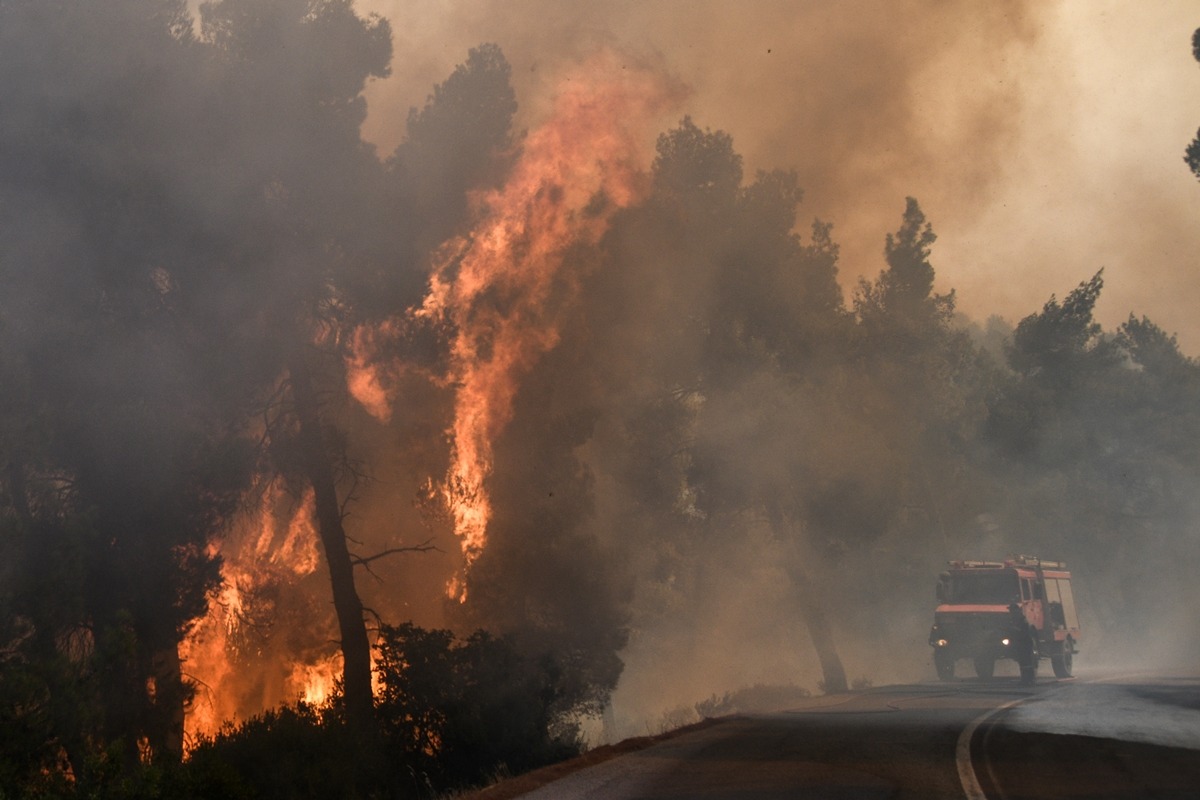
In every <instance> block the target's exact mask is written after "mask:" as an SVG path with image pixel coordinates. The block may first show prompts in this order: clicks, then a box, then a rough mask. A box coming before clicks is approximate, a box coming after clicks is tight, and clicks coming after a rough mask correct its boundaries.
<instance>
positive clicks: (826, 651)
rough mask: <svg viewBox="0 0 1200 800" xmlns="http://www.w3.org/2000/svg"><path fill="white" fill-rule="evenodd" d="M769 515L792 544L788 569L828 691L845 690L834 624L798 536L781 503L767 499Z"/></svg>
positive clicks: (777, 532) (778, 532)
mask: <svg viewBox="0 0 1200 800" xmlns="http://www.w3.org/2000/svg"><path fill="white" fill-rule="evenodd" d="M767 518H768V520H769V521H770V524H771V531H772V533H774V534H775V538H776V539H778V540H779V541H781V542H784V543H786V544H789V545H790V548H789V549H791V550H792V551H793V553H792V556H791V557H790V558H789V559H788V564H787V570H788V574H789V575H790V576H791V578H792V583H793V584H795V586H796V592H797V594H798V595H799V598H800V613H801V615H803V617H804V622H805V624H806V625H807V626H808V634H809V636H811V637H812V643H813V648H815V649H816V651H817V659H818V660H819V661H820V662H821V674H822V676H823V679H824V686H825V693H826V694H833V693H835V692H844V691H846V689H847V688H848V686H847V685H846V670H845V668H844V667H843V666H842V659H841V658H840V657H839V656H838V653H837V647H836V646H835V645H834V643H833V628H832V627H831V626H830V624H829V618H828V617H827V616H826V615H825V608H824V606H823V605H822V604H821V598H820V595H819V594H818V593H817V591H816V589H814V588H813V584H812V579H811V578H809V577H808V573H807V572H805V570H804V568H803V567H802V566H801V565H800V559H799V557H798V556H797V555H796V554H795V550H796V547H795V540H794V538H793V532H792V531H791V529H790V526H789V525H788V524H787V522H786V520H785V519H784V516H783V511H782V509H780V508H779V505H778V503H775V502H768V503H767Z"/></svg>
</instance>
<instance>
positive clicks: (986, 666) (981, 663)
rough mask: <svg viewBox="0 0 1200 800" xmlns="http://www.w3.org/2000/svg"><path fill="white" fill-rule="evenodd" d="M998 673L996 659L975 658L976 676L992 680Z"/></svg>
mask: <svg viewBox="0 0 1200 800" xmlns="http://www.w3.org/2000/svg"><path fill="white" fill-rule="evenodd" d="M995 671H996V659H994V658H992V657H991V656H975V674H976V675H978V676H979V677H981V678H985V679H986V678H990V677H992V675H993V674H994V673H995Z"/></svg>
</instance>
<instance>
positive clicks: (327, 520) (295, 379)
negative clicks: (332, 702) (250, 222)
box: [289, 355, 374, 726]
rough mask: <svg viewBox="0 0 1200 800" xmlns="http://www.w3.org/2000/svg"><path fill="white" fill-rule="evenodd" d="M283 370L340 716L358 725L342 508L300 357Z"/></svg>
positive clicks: (356, 639)
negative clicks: (326, 589) (331, 631)
mask: <svg viewBox="0 0 1200 800" xmlns="http://www.w3.org/2000/svg"><path fill="white" fill-rule="evenodd" d="M289 373H290V375H291V383H292V392H293V395H294V399H295V401H296V418H297V421H298V423H299V428H300V430H299V436H300V448H301V452H302V453H303V457H304V470H305V472H306V473H307V475H306V477H307V478H308V480H309V482H310V484H311V485H312V489H313V497H314V500H315V503H316V514H317V532H318V535H319V536H320V538H321V546H322V547H323V548H324V550H325V563H326V564H327V565H328V566H329V581H330V584H331V586H332V588H333V607H334V610H335V611H336V612H337V620H338V629H339V631H340V633H341V637H342V638H341V647H342V659H343V667H342V690H343V692H344V693H345V703H346V716H347V718H348V720H349V721H350V723H351V725H354V726H363V725H366V724H367V723H368V722H369V721H370V719H371V717H372V714H373V709H374V700H373V698H372V695H371V644H370V641H369V640H368V639H367V626H366V623H365V622H364V621H363V606H362V601H361V600H360V599H359V597H358V590H357V589H356V588H355V586H354V565H353V564H352V563H351V561H350V551H349V548H348V547H347V544H346V530H345V528H344V527H343V526H342V510H341V506H340V504H339V503H338V497H337V487H336V486H335V484H334V477H333V467H332V466H331V465H330V461H329V450H328V447H327V446H326V442H325V433H324V429H323V428H322V425H321V415H320V408H319V406H318V403H317V397H316V391H315V389H314V388H313V383H312V377H311V374H310V373H309V371H308V365H307V364H306V363H305V362H304V356H303V355H299V356H297V357H296V358H295V359H294V360H293V362H292V363H291V365H290V368H289Z"/></svg>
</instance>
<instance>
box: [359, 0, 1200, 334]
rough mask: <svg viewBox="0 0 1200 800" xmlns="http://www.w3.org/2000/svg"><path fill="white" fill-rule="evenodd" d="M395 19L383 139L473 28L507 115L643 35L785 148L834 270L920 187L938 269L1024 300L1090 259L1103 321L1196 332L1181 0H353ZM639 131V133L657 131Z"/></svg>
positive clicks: (855, 264) (1195, 201)
mask: <svg viewBox="0 0 1200 800" xmlns="http://www.w3.org/2000/svg"><path fill="white" fill-rule="evenodd" d="M357 6H358V8H359V9H360V10H361V11H363V12H377V13H380V14H382V15H383V16H385V17H387V18H388V19H390V20H391V22H392V24H393V32H394V40H395V45H396V47H395V53H396V60H395V64H394V69H393V75H392V77H391V78H389V79H388V80H385V81H380V82H377V83H375V84H374V85H372V86H371V87H369V88H368V97H369V100H370V102H371V114H370V117H369V119H368V121H367V123H366V125H365V126H364V136H365V137H366V138H367V139H368V140H370V141H372V142H374V143H376V144H377V146H378V147H379V148H380V149H381V151H383V152H388V151H390V149H391V148H393V147H394V146H395V145H396V144H397V142H398V141H399V139H400V138H401V137H402V133H403V126H402V124H400V123H401V121H402V119H403V116H404V115H405V114H406V113H407V110H408V108H409V107H410V106H413V105H419V104H420V103H421V102H422V101H423V99H424V96H425V94H426V93H427V92H428V87H429V86H431V85H432V84H433V83H435V82H436V81H438V80H441V78H442V76H444V75H445V74H446V73H447V72H448V70H449V69H450V68H452V66H453V65H454V64H455V63H458V61H460V60H461V59H462V55H463V53H465V52H466V50H467V48H469V47H471V46H474V45H475V44H478V43H479V42H481V41H495V42H497V43H498V44H500V45H501V47H503V48H504V51H505V54H506V55H507V57H508V58H509V60H510V61H511V62H512V64H513V82H514V85H515V87H516V89H517V95H518V100H519V102H520V103H521V112H520V114H519V119H518V124H519V125H521V124H523V125H530V124H533V123H534V122H535V121H536V120H537V119H538V118H539V115H540V114H542V113H544V110H545V108H546V104H547V93H548V92H549V91H550V87H552V86H553V85H554V80H555V77H556V75H558V74H559V72H560V71H561V69H562V68H563V66H564V65H565V64H567V63H571V62H573V61H575V60H577V59H578V58H579V57H580V54H581V53H584V52H586V51H587V50H588V49H589V48H592V47H596V46H599V45H605V46H612V47H618V48H621V49H623V50H625V51H626V52H628V53H630V54H631V55H633V56H638V57H644V58H657V59H658V60H659V61H660V62H661V64H662V68H663V69H664V70H667V71H669V72H671V73H672V74H673V75H675V76H677V77H678V78H679V79H680V80H682V81H684V82H685V83H686V84H687V85H689V86H690V87H691V89H692V96H691V98H690V99H689V101H688V102H687V103H686V110H687V112H688V113H690V114H691V115H692V116H693V117H694V118H695V119H696V121H697V123H698V124H699V125H701V126H705V127H711V128H714V129H720V130H725V131H727V132H729V133H730V134H731V135H732V136H733V138H734V142H735V145H736V147H737V149H738V151H739V152H740V153H742V154H743V155H744V157H745V159H746V165H747V176H748V177H752V176H753V174H754V172H755V170H757V169H771V168H776V167H779V168H784V169H795V170H797V172H798V173H799V176H800V184H801V186H802V187H803V189H804V190H805V192H806V196H805V203H804V206H803V207H802V210H801V214H800V222H801V227H806V224H807V221H808V220H810V219H812V218H813V217H820V218H821V219H823V220H826V221H828V222H832V223H834V225H835V231H834V236H835V238H836V239H837V241H838V242H839V244H840V245H841V247H842V252H843V259H842V264H841V271H842V283H843V288H844V289H846V291H847V293H849V292H850V291H851V290H852V289H853V287H854V285H855V283H856V282H857V279H858V278H859V277H860V276H866V277H873V276H874V275H875V274H876V273H877V271H878V269H879V268H880V252H881V249H882V238H883V233H884V232H886V231H888V230H891V229H893V227H894V221H895V219H896V218H897V216H898V214H899V213H900V211H901V210H902V209H903V202H904V200H903V198H904V197H905V196H908V195H912V196H915V197H917V198H918V199H919V200H920V201H921V203H922V207H923V208H924V209H925V210H926V212H927V213H928V214H929V217H930V220H931V221H932V223H933V225H934V227H935V229H936V231H937V233H938V236H939V242H938V246H937V249H936V251H935V253H934V265H935V267H936V268H937V270H938V288H939V290H940V291H948V290H949V289H952V288H953V289H956V290H957V292H958V301H959V307H960V309H962V310H964V311H966V312H967V313H970V314H972V315H975V316H978V317H981V318H983V317H986V316H987V315H990V314H1000V315H1002V316H1004V317H1006V318H1008V319H1009V320H1010V321H1014V322H1015V321H1016V320H1017V319H1020V318H1021V317H1022V316H1024V315H1025V314H1027V313H1029V311H1030V310H1032V309H1034V308H1036V307H1038V306H1039V305H1040V304H1041V303H1042V302H1043V301H1044V300H1045V298H1046V297H1047V296H1048V295H1049V294H1051V293H1056V294H1058V295H1059V296H1062V295H1063V294H1065V293H1066V292H1067V291H1069V290H1070V289H1071V288H1072V287H1073V286H1075V285H1076V284H1078V283H1079V282H1080V281H1081V280H1084V279H1086V278H1087V277H1088V276H1090V275H1091V274H1093V273H1094V272H1095V270H1096V269H1098V268H1100V267H1104V268H1105V269H1106V273H1105V274H1106V276H1107V290H1106V293H1105V297H1104V298H1103V299H1102V300H1101V303H1100V305H1099V308H1098V314H1099V317H1100V319H1101V320H1102V321H1103V322H1105V324H1109V325H1113V324H1117V323H1119V322H1120V321H1122V320H1123V319H1125V318H1126V317H1127V316H1128V315H1129V313H1131V312H1132V313H1136V314H1139V315H1140V314H1148V315H1149V316H1150V317H1151V318H1153V319H1155V320H1156V321H1158V322H1159V324H1161V325H1162V326H1163V327H1164V328H1166V329H1167V330H1168V331H1170V332H1175V333H1178V334H1179V336H1180V341H1181V343H1182V344H1183V345H1184V349H1185V350H1188V351H1194V350H1196V348H1197V345H1198V344H1200V327H1197V323H1196V322H1195V321H1194V319H1193V316H1194V315H1193V314H1192V313H1191V309H1192V308H1194V307H1195V306H1196V304H1197V302H1200V288H1197V287H1198V286H1200V284H1198V283H1197V282H1196V281H1195V277H1196V267H1195V259H1194V257H1193V254H1194V253H1195V252H1197V250H1198V249H1200V228H1198V227H1197V226H1196V224H1195V220H1196V219H1197V217H1198V216H1200V186H1198V185H1197V183H1196V181H1195V179H1194V177H1193V176H1192V175H1191V174H1190V173H1189V172H1188V170H1187V168H1186V167H1185V166H1184V165H1183V163H1182V160H1181V159H1182V152H1183V148H1184V147H1185V146H1186V144H1187V142H1188V141H1190V139H1191V137H1192V136H1193V135H1194V133H1195V129H1196V127H1197V125H1198V124H1200V119H1198V118H1197V117H1198V115H1197V113H1196V109H1198V108H1200V69H1198V67H1197V65H1196V63H1195V62H1194V61H1193V60H1192V58H1191V52H1190V47H1189V39H1190V35H1191V31H1192V30H1193V29H1194V28H1195V27H1196V25H1197V24H1200V18H1197V17H1196V15H1195V8H1194V6H1193V5H1191V4H1189V3H1187V2H1182V1H1181V2H1164V3H1155V4H1154V5H1153V6H1152V7H1145V6H1143V5H1141V4H1132V3H1122V2H1060V3H1025V2H1001V3H985V2H969V3H937V2H924V1H921V0H914V1H910V2H895V3H893V2H872V1H870V0H843V2H834V3H826V2H787V1H783V2H779V1H770V0H751V1H750V2H738V3H732V2H722V1H721V0H708V1H707V2H673V1H667V0H657V1H655V2H614V1H610V2H598V3H588V4H586V5H579V4H570V5H564V4H561V3H555V2H538V1H536V0H519V1H518V2H503V3H500V2H446V3H437V4H423V3H416V4H414V3H408V2H401V1H400V0H358V3H357ZM649 146H650V143H647V147H649Z"/></svg>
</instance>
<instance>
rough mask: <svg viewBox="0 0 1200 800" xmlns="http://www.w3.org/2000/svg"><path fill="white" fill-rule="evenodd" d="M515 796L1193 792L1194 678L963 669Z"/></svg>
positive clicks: (1002, 796)
mask: <svg viewBox="0 0 1200 800" xmlns="http://www.w3.org/2000/svg"><path fill="white" fill-rule="evenodd" d="M524 797H526V798H529V799H530V800H584V799H585V798H586V799H587V800H630V799H632V798H639V799H640V798H647V799H649V798H659V799H662V800H672V799H673V798H705V799H706V800H749V799H750V798H805V797H812V798H831V799H833V800H840V799H841V798H847V799H848V798H855V800H858V799H859V798H862V799H864V800H865V799H866V798H920V800H937V798H955V799H956V800H961V798H964V797H966V798H969V799H970V800H983V798H992V800H1006V799H1007V800H1018V798H1083V797H1087V798H1140V797H1153V798H1200V679H1196V678H1193V677H1172V676H1158V677H1153V678H1151V677H1139V676H1128V677H1121V676H1102V675H1093V676H1087V677H1082V678H1077V679H1068V680H1063V681H1058V680H1054V679H1052V678H1051V679H1046V678H1041V679H1039V681H1038V682H1037V683H1036V684H1035V685H1034V686H1021V685H1020V684H1019V683H1018V682H1017V680H1016V679H1015V678H998V679H996V680H993V681H986V682H985V681H980V680H976V679H963V680H956V681H950V682H947V683H936V682H930V683H927V684H919V685H909V686H889V687H883V688H879V689H872V690H868V691H865V692H856V693H852V694H846V695H837V696H830V697H822V698H814V699H813V700H811V701H807V702H806V703H805V704H804V705H803V706H800V707H797V708H794V709H789V710H787V711H783V712H779V713H774V714H763V715H751V716H738V717H732V718H729V719H727V720H724V721H722V722H721V723H720V724H717V725H713V726H711V727H707V728H704V729H701V730H698V731H695V732H692V733H688V734H685V735H682V736H679V737H677V738H674V739H669V740H667V741H665V742H662V743H660V744H658V745H655V746H653V747H650V748H648V749H646V750H642V751H639V752H636V753H631V754H629V755H625V756H622V757H620V758H616V759H613V760H611V761H607V762H604V763H602V764H599V765H596V766H594V767H590V768H588V769H585V770H582V771H580V772H577V773H575V774H573V775H570V776H568V777H566V778H564V779H562V780H559V781H556V782H554V783H551V784H548V785H546V786H543V787H542V788H540V789H538V790H537V791H534V792H532V793H529V794H527V795H524Z"/></svg>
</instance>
